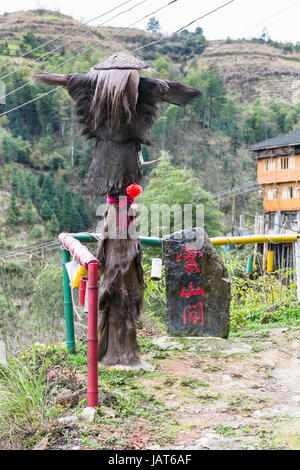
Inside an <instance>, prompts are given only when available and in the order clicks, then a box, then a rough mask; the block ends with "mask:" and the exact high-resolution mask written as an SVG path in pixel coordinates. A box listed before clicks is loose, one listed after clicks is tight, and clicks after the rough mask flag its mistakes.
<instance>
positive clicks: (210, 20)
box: [0, 0, 300, 43]
mask: <svg viewBox="0 0 300 470" xmlns="http://www.w3.org/2000/svg"><path fill="white" fill-rule="evenodd" d="M139 1H141V0H131V1H130V2H129V3H126V5H123V6H122V7H120V8H119V9H118V10H115V11H114V12H112V13H110V14H109V15H107V16H103V17H101V18H100V19H99V20H97V21H96V22H92V23H90V24H91V25H93V26H96V25H98V24H100V23H103V22H104V21H107V23H106V24H107V25H110V26H119V27H124V26H127V25H129V24H130V23H133V22H135V21H137V20H139V19H141V18H143V17H144V16H146V15H148V14H152V12H154V11H155V10H156V9H158V8H159V7H160V6H163V5H165V4H167V3H168V2H169V1H170V0H147V1H145V2H144V3H143V4H141V5H140V6H138V7H136V8H134V9H133V10H132V11H131V12H127V13H124V14H122V15H120V16H118V18H115V19H114V20H111V19H110V18H111V17H112V16H114V15H116V14H117V13H119V12H121V11H124V10H127V9H128V8H130V7H132V6H134V5H135V4H137V3H139ZM226 1H228V0H210V1H203V0H177V2H175V3H174V4H172V5H170V6H168V7H167V8H165V9H164V10H162V11H160V12H158V13H156V14H155V15H154V16H155V17H156V19H158V21H159V22H160V25H161V30H162V32H163V33H172V32H174V31H176V30H177V29H179V28H181V27H182V26H185V25H186V24H188V23H189V22H191V21H193V20H194V19H196V18H197V17H199V16H201V15H204V14H205V13H207V12H209V11H210V10H213V9H214V8H217V7H218V6H220V5H222V4H223V3H226ZM123 2H124V0H102V1H98V2H95V0H84V1H83V2H80V1H79V2H75V1H74V0H61V1H59V0H10V1H9V2H4V1H1V3H0V14H3V13H4V12H12V11H18V10H33V9H37V8H45V9H48V10H58V11H60V12H61V13H64V14H67V15H70V16H72V17H74V18H76V19H79V20H81V21H88V20H89V19H92V18H94V17H96V16H98V15H100V14H102V13H105V12H106V11H108V10H111V9H112V8H114V7H115V6H117V5H119V4H121V3H123ZM2 5H3V6H2ZM150 16H151V15H150ZM148 19H149V17H148V18H147V19H144V20H142V21H141V22H139V23H138V24H137V25H136V27H137V28H141V29H144V28H145V27H146V24H147V22H148ZM299 22H300V0H298V1H295V0H285V1H283V0H234V1H233V2H232V3H231V4H229V5H227V6H225V7H224V8H222V9H220V10H219V11H217V12H215V13H213V14H212V15H210V16H208V17H206V18H204V19H203V20H199V21H197V22H196V23H195V24H193V25H192V26H191V27H190V28H188V29H189V30H191V31H194V30H195V27H197V26H201V27H202V29H203V31H204V35H205V37H206V38H207V39H209V40H214V39H226V38H228V37H230V38H232V39H237V38H242V37H245V38H252V37H260V36H261V34H262V31H263V28H264V27H266V29H267V31H268V34H269V36H270V37H271V39H273V40H277V41H282V42H287V41H291V42H294V43H296V42H300V32H299Z"/></svg>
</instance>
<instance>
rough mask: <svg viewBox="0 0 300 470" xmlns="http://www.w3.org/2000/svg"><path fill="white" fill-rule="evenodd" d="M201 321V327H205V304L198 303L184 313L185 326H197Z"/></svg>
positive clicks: (187, 308)
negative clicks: (190, 323) (189, 324)
mask: <svg viewBox="0 0 300 470" xmlns="http://www.w3.org/2000/svg"><path fill="white" fill-rule="evenodd" d="M199 320H200V325H201V326H203V325H204V314H203V303H202V302H197V303H196V304H195V305H188V306H187V307H186V308H185V309H184V311H183V324H184V325H186V324H187V322H192V323H193V325H195V324H196V323H197V322H198V321H199Z"/></svg>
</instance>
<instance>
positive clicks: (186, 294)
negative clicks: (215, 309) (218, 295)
mask: <svg viewBox="0 0 300 470" xmlns="http://www.w3.org/2000/svg"><path fill="white" fill-rule="evenodd" d="M198 294H200V295H205V292H204V290H203V289H201V287H199V286H198V287H196V288H194V286H193V283H192V282H190V288H189V290H188V291H187V292H186V290H185V287H184V288H183V289H182V291H181V292H180V296H181V297H191V296H192V295H198Z"/></svg>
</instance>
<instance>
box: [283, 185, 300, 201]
mask: <svg viewBox="0 0 300 470" xmlns="http://www.w3.org/2000/svg"><path fill="white" fill-rule="evenodd" d="M296 197H297V191H296V190H295V188H294V186H284V187H283V188H282V199H293V198H296Z"/></svg>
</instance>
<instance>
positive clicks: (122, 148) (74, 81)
mask: <svg viewBox="0 0 300 470" xmlns="http://www.w3.org/2000/svg"><path fill="white" fill-rule="evenodd" d="M96 82H97V73H96V72H94V71H91V72H89V73H87V74H83V75H81V74H70V75H68V83H67V89H68V92H69V94H70V96H71V97H72V98H73V99H74V100H75V102H76V105H75V110H76V114H77V116H78V121H79V123H80V124H81V125H82V133H83V135H85V136H86V137H87V138H89V139H90V138H93V139H95V149H94V154H93V161H92V164H91V167H90V170H89V175H88V186H89V188H93V190H94V191H95V192H96V193H97V194H99V195H105V194H107V193H108V194H110V195H111V196H115V195H119V194H124V195H125V194H126V187H127V186H128V185H130V184H131V183H139V182H140V180H141V170H140V166H139V163H138V144H144V145H150V144H151V142H150V131H151V127H152V125H153V123H154V120H155V117H156V114H157V104H158V103H159V102H162V101H166V102H168V103H173V104H177V105H181V106H182V105H185V104H186V103H188V102H189V101H190V100H192V99H193V98H195V97H197V96H198V95H199V94H201V92H200V91H199V90H198V89H195V88H192V87H188V86H185V85H183V84H181V83H178V82H172V81H168V80H158V79H151V78H141V79H140V81H139V86H138V98H137V104H136V110H135V114H134V117H133V119H132V122H131V123H130V124H128V123H127V122H126V119H125V116H124V117H122V116H121V119H120V125H119V126H118V129H117V131H116V132H114V134H113V135H111V133H110V131H109V128H108V125H107V123H106V122H105V120H104V122H103V123H102V124H101V125H100V126H97V127H96V128H94V125H93V117H92V114H91V112H90V107H91V103H92V100H93V96H94V93H95V87H96Z"/></svg>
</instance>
